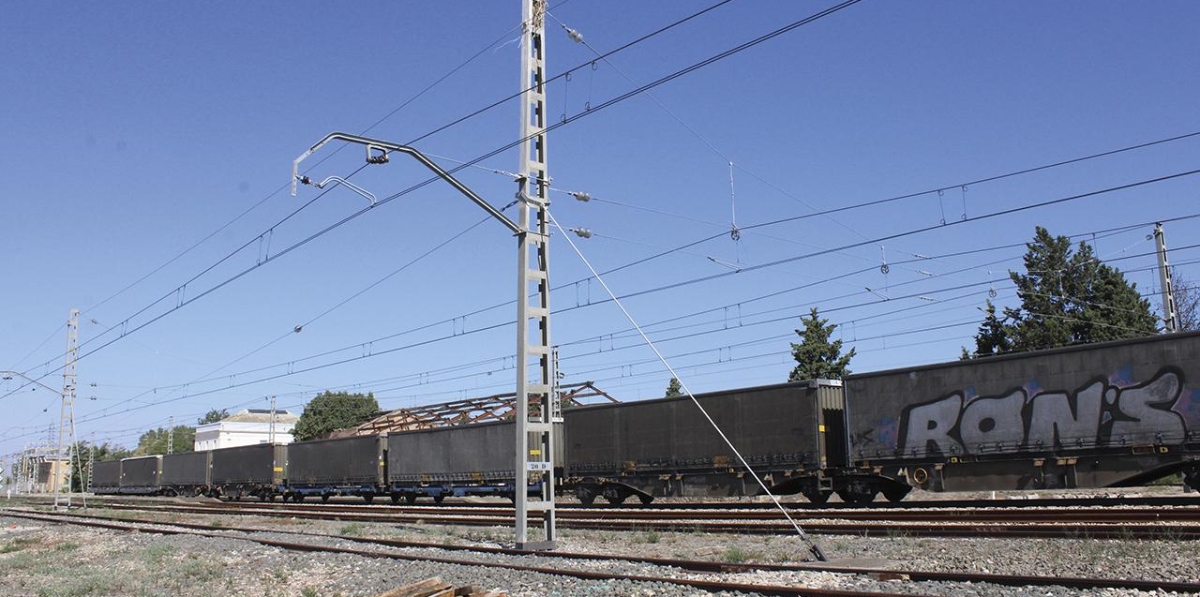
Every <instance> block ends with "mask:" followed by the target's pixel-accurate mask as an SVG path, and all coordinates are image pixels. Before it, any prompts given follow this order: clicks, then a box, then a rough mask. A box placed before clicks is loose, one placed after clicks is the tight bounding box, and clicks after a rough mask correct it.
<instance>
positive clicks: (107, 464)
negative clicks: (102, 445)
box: [91, 460, 121, 494]
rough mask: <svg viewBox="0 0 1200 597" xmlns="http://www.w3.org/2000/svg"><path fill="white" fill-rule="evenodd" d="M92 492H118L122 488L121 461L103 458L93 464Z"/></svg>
mask: <svg viewBox="0 0 1200 597" xmlns="http://www.w3.org/2000/svg"><path fill="white" fill-rule="evenodd" d="M91 486H92V489H91V491H92V493H108V494H112V493H118V492H119V491H120V490H121V461H120V460H102V461H99V462H96V463H94V464H93V465H92V478H91Z"/></svg>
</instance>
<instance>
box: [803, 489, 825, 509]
mask: <svg viewBox="0 0 1200 597" xmlns="http://www.w3.org/2000/svg"><path fill="white" fill-rule="evenodd" d="M830 495H831V494H830V493H828V492H825V491H813V492H810V493H806V494H804V497H805V498H807V499H808V501H810V502H812V503H814V504H817V505H818V506H819V505H821V504H825V503H827V502H828V501H829V496H830Z"/></svg>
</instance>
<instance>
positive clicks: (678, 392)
mask: <svg viewBox="0 0 1200 597" xmlns="http://www.w3.org/2000/svg"><path fill="white" fill-rule="evenodd" d="M682 395H683V384H681V383H679V378H678V377H672V378H671V381H670V382H669V383H668V384H667V398H674V397H676V396H682Z"/></svg>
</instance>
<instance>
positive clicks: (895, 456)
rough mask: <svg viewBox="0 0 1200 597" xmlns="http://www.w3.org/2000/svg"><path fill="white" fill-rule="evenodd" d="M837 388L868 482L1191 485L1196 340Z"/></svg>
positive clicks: (1170, 338)
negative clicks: (1165, 481)
mask: <svg viewBox="0 0 1200 597" xmlns="http://www.w3.org/2000/svg"><path fill="white" fill-rule="evenodd" d="M844 382H845V389H846V415H847V423H848V425H847V427H848V432H849V434H848V442H849V449H850V460H851V461H852V462H853V463H854V465H855V467H856V468H858V469H859V470H861V471H864V472H868V473H871V474H872V475H873V476H876V478H884V479H889V480H895V481H899V482H901V483H904V484H907V485H908V486H911V487H920V488H923V489H928V490H933V491H960V490H974V489H985V490H992V489H1040V488H1047V489H1049V488H1070V487H1108V486H1128V485H1137V484H1141V483H1145V482H1147V481H1151V480H1154V479H1156V478H1160V477H1164V476H1167V475H1171V474H1176V473H1183V475H1184V480H1185V482H1186V483H1187V484H1188V485H1189V486H1191V487H1192V488H1196V489H1200V333H1176V334H1164V335H1157V336H1151V337H1147V338H1139V339H1134V340H1124V341H1119V342H1110V343H1104V344H1093V345H1088V346H1078V347H1070V348H1061V349H1055V350H1049V351H1040V352H1033V353H1026V354H1014V355H1004V356H996V357H986V358H980V359H973V360H969V361H959V362H955V363H946V364H939V365H930V366H926V367H918V368H914V369H905V370H893V371H882V372H878V373H867V374H862V375H853V376H849V377H847V378H846V379H845V380H844ZM867 478H870V477H867ZM870 490H871V488H870V487H867V488H866V490H865V492H866V493H869V492H870ZM860 497H863V496H860ZM901 497H903V496H901Z"/></svg>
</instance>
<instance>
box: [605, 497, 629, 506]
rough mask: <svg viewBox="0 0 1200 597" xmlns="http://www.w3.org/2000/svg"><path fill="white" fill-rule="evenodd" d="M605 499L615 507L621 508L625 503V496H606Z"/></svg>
mask: <svg viewBox="0 0 1200 597" xmlns="http://www.w3.org/2000/svg"><path fill="white" fill-rule="evenodd" d="M604 499H606V500H608V503H610V504H612V505H614V506H620V505H621V504H624V503H625V496H623V495H614V496H607V495H606V496H604Z"/></svg>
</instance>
